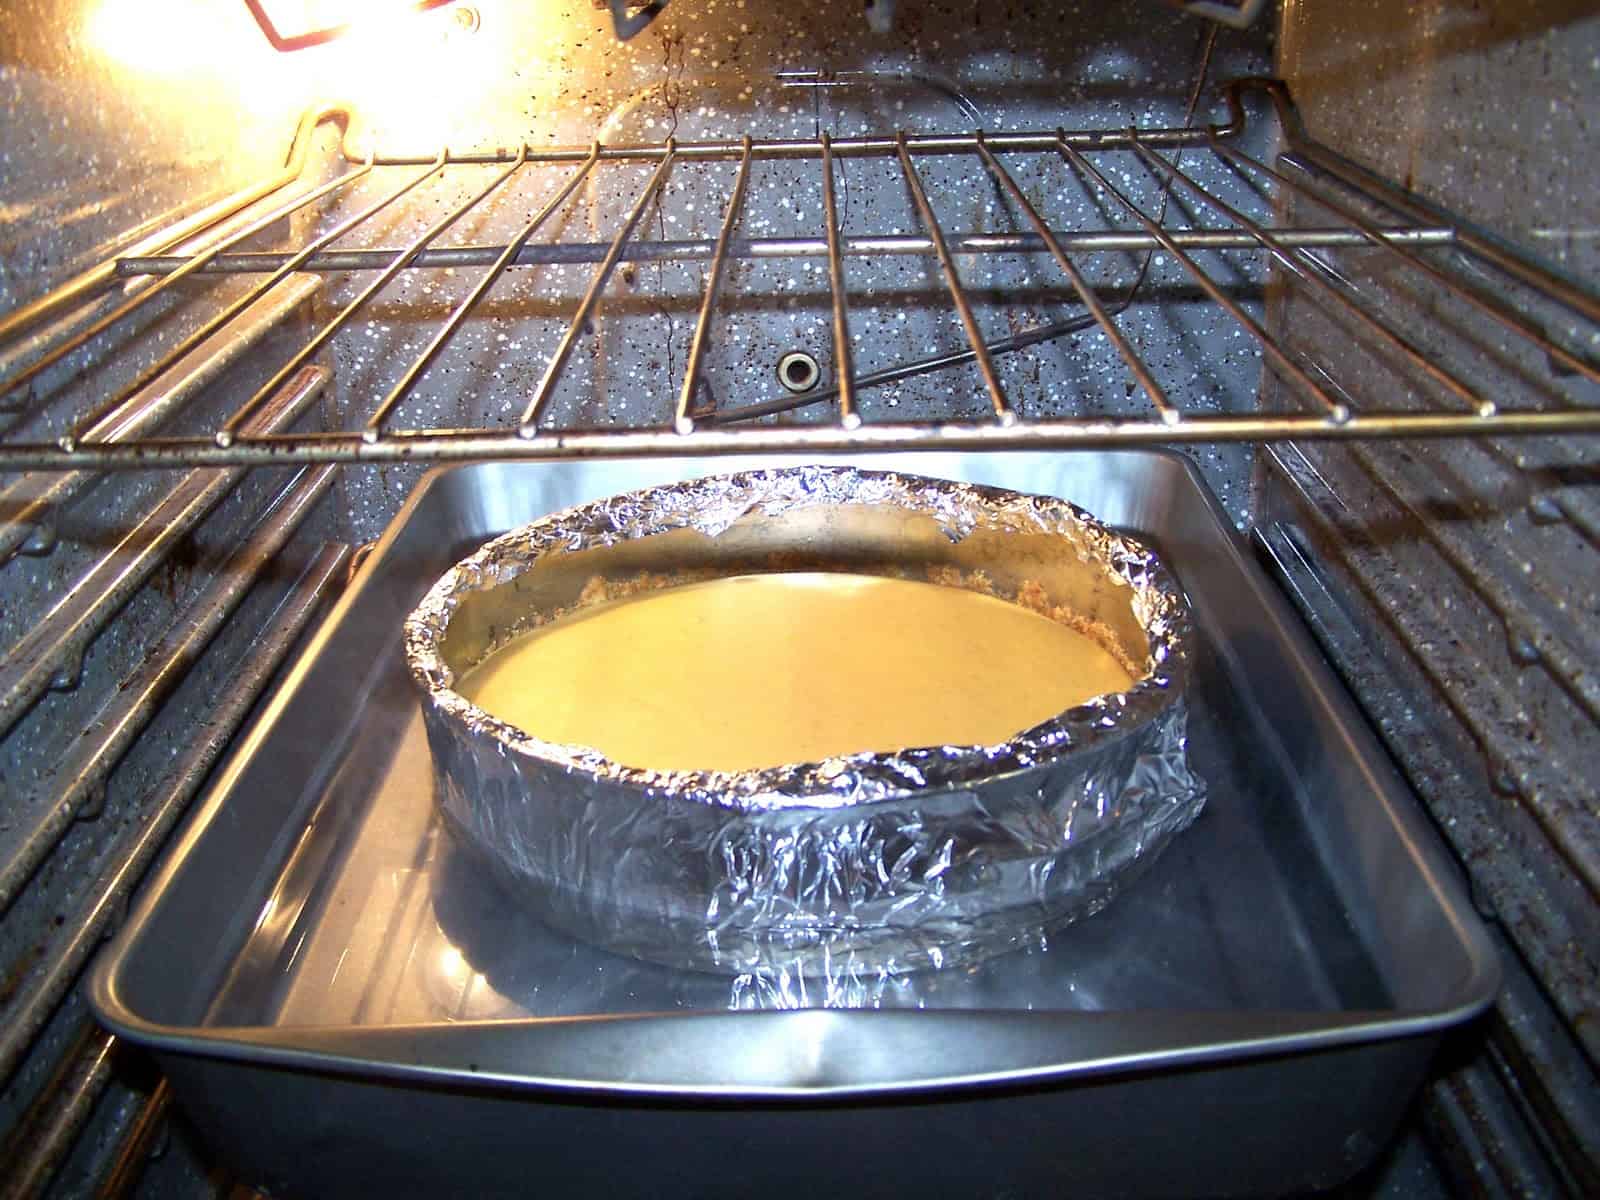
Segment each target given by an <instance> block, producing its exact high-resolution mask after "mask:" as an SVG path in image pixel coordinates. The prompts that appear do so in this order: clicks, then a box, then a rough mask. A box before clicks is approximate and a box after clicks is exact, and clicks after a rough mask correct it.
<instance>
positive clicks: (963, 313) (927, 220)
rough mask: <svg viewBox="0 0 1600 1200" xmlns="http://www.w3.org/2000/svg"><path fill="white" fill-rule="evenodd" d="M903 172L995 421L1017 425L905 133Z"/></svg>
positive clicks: (902, 159) (1012, 409)
mask: <svg viewBox="0 0 1600 1200" xmlns="http://www.w3.org/2000/svg"><path fill="white" fill-rule="evenodd" d="M900 170H901V172H902V173H903V174H904V175H905V179H906V186H907V187H909V188H910V189H911V199H912V202H913V203H914V204H915V205H916V207H917V216H918V218H919V219H920V220H921V221H922V225H923V228H925V229H926V230H927V231H928V239H929V241H931V242H932V243H933V252H934V254H935V255H936V256H937V257H938V259H939V269H940V270H941V271H942V272H943V273H944V282H945V286H946V287H947V288H949V289H950V302H951V303H952V304H954V305H955V308H956V313H957V314H958V315H959V316H960V317H961V328H962V329H963V330H965V332H966V335H967V343H968V344H969V345H970V346H971V347H972V357H973V361H974V362H976V363H977V364H978V370H979V372H980V373H981V374H982V375H983V386H984V387H985V388H986V389H988V392H989V400H990V403H992V404H993V405H994V415H995V419H996V420H998V421H999V422H1000V424H1002V425H1014V424H1016V421H1017V413H1016V410H1015V409H1014V408H1012V407H1011V401H1010V400H1009V399H1007V398H1006V393H1005V389H1004V388H1003V387H1001V386H1000V376H999V375H997V374H995V369H994V360H993V359H991V358H990V357H989V347H988V346H987V345H986V344H985V343H984V340H983V330H982V329H980V328H979V327H978V318H977V315H976V314H975V313H974V312H973V311H972V303H971V301H969V300H968V299H967V293H966V290H965V289H964V288H963V287H962V286H961V275H960V272H958V271H957V270H956V260H955V259H954V258H953V257H952V256H951V254H950V247H949V245H948V244H947V243H946V242H945V240H944V230H942V229H940V228H939V218H938V217H937V216H935V215H934V212H933V205H932V204H930V203H928V193H927V191H926V189H924V188H923V186H922V176H920V175H919V174H917V168H916V164H915V163H913V162H912V161H911V151H910V150H909V149H908V148H907V146H906V137H905V134H901V135H900Z"/></svg>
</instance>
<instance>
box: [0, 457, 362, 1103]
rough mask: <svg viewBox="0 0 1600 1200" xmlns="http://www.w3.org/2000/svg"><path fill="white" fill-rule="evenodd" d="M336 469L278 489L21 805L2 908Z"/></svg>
mask: <svg viewBox="0 0 1600 1200" xmlns="http://www.w3.org/2000/svg"><path fill="white" fill-rule="evenodd" d="M334 474H335V470H334V468H333V467H326V466H325V467H308V468H306V469H305V470H304V471H302V473H301V475H300V477H299V478H298V479H297V480H296V481H295V482H294V483H292V484H290V485H289V486H288V487H286V488H285V489H284V490H283V491H282V492H280V493H279V494H278V496H277V497H276V498H275V499H274V500H273V501H272V503H271V504H270V505H269V506H268V507H267V511H266V512H265V513H264V514H263V516H262V518H261V520H260V522H259V523H258V527H257V528H256V530H255V531H254V533H252V534H251V536H250V537H249V538H248V539H247V540H246V541H245V542H244V544H243V545H241V546H240V547H239V548H238V549H237V550H236V551H234V553H233V554H232V555H230V556H229V559H228V561H227V562H226V563H225V564H224V565H223V566H222V568H221V569H220V570H218V571H217V573H216V575H215V576H213V578H212V580H211V582H210V583H209V584H208V585H207V586H206V588H205V590H204V591H203V592H201V593H200V595H198V596H196V597H195V598H194V600H193V601H191V602H190V603H189V604H188V605H187V606H186V607H185V609H184V611H183V612H181V613H180V614H179V615H178V617H177V619H176V620H174V621H173V624H172V628H171V630H170V631H169V632H168V633H167V635H166V636H165V637H164V638H163V639H162V640H161V642H160V643H159V644H157V645H156V646H154V647H152V648H151V649H150V650H149V651H148V652H147V653H146V655H145V657H144V660H143V661H142V662H140V664H139V665H138V666H137V667H136V668H134V670H133V671H131V672H129V673H128V674H127V675H126V676H125V677H124V678H123V679H122V681H121V683H119V684H118V685H117V688H116V690H115V691H114V692H113V693H112V694H111V698H110V699H109V700H108V701H107V702H106V703H105V704H104V705H103V706H102V707H101V708H100V710H99V711H98V712H96V713H95V715H94V717H93V719H92V720H91V721H90V723H89V726H88V727H87V728H86V729H85V730H84V731H83V732H82V733H81V734H79V735H78V736H77V737H76V738H75V739H74V740H73V742H72V743H71V745H70V746H68V747H67V748H66V749H65V750H64V751H63V752H62V754H61V756H60V759H59V761H58V762H57V763H56V765H55V769H54V770H53V771H52V772H51V774H50V776H49V779H48V780H47V781H46V782H45V783H43V784H41V785H40V787H39V788H38V789H36V790H35V792H34V794H33V795H32V796H30V797H28V800H27V802H26V803H25V804H23V805H22V806H21V809H20V811H21V812H22V813H24V814H26V816H24V817H21V818H19V823H23V822H26V823H28V829H27V832H26V833H24V834H22V835H21V836H20V837H19V838H17V839H16V841H15V844H14V845H13V846H12V847H11V849H10V851H9V852H8V853H6V854H5V855H3V856H0V915H4V913H5V912H6V911H7V910H8V909H9V908H10V907H11V904H12V902H13V901H14V900H16V898H17V896H18V895H19V894H20V892H21V890H22V888H23V886H24V885H25V884H26V883H27V882H28V880H29V878H30V877H31V876H32V875H33V873H34V871H36V870H37V869H38V867H39V864H40V863H41V862H43V861H44V858H45V856H46V855H47V854H49V853H50V851H51V850H53V849H54V848H55V846H56V843H57V842H59V841H60V840H61V837H62V836H63V835H64V834H65V833H66V831H67V830H68V829H69V828H70V827H71V825H72V822H73V820H74V819H75V818H76V817H77V816H78V814H79V813H81V812H83V811H84V810H85V809H86V808H88V807H90V806H91V804H92V799H91V798H92V797H93V796H94V795H95V794H96V793H97V792H100V793H102V794H103V789H104V788H105V784H106V779H107V778H108V777H109V776H110V774H111V772H112V770H113V769H114V768H115V767H116V765H117V763H118V762H120V761H121V759H122V756H123V754H124V753H126V752H127V750H128V748H129V747H130V746H132V745H133V743H134V741H135V740H136V739H137V738H138V737H139V735H140V733H141V732H143V730H144V727H145V726H146V725H147V724H148V723H149V722H150V720H151V719H152V718H153V717H154V716H155V714H156V712H157V711H159V709H160V707H161V705H162V703H163V702H164V701H165V700H166V698H167V697H168V696H169V695H170V694H171V693H172V691H173V690H174V689H175V688H176V687H177V686H178V684H179V683H180V682H182V680H183V678H184V677H185V676H186V675H187V674H188V672H189V670H190V668H191V667H193V666H194V664H195V663H196V662H198V661H199V659H200V656H201V655H202V654H203V653H204V652H205V648H206V647H207V646H208V645H209V644H210V643H211V639H212V638H214V637H215V636H216V635H217V632H218V631H219V630H221V628H222V627H223V625H224V624H225V623H226V622H227V620H228V618H229V616H231V615H232V613H233V610H234V609H236V608H238V606H239V604H240V602H241V601H242V600H243V599H244V597H245V593H246V592H248V591H249V590H250V588H251V587H252V586H254V584H255V581H256V579H257V577H259V576H260V575H261V574H262V573H263V572H264V571H265V570H266V569H267V566H268V564H269V563H271V562H272V561H273V559H274V557H275V556H276V555H277V553H278V552H279V551H280V550H282V549H283V547H284V545H285V543H287V542H288V540H289V538H290V536H291V535H292V534H293V533H294V531H295V530H296V529H298V528H299V527H300V524H301V522H303V521H304V520H305V518H306V517H307V516H308V515H309V514H310V512H311V510H312V509H314V508H315V507H316V505H317V502H318V501H319V500H321V499H322V497H323V496H324V495H325V494H326V493H327V491H328V489H329V488H330V487H331V486H332V485H333V479H334ZM4 1062H5V1055H4V1053H3V1051H0V1075H3V1074H4Z"/></svg>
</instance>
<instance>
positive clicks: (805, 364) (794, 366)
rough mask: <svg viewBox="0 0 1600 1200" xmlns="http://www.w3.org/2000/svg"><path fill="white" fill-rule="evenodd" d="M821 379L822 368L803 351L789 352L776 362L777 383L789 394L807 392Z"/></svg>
mask: <svg viewBox="0 0 1600 1200" xmlns="http://www.w3.org/2000/svg"><path fill="white" fill-rule="evenodd" d="M821 378H822V368H821V367H819V366H817V360H816V359H814V358H812V357H811V355H809V354H807V353H806V352H805V351H804V350H791V351H789V353H787V354H785V355H784V356H783V357H782V358H780V359H779V360H778V382H779V383H781V384H782V385H783V386H784V387H785V388H787V389H788V390H789V391H791V392H809V391H810V390H811V389H812V388H814V387H816V386H817V382H818V380H820V379H821Z"/></svg>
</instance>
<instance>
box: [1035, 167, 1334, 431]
mask: <svg viewBox="0 0 1600 1200" xmlns="http://www.w3.org/2000/svg"><path fill="white" fill-rule="evenodd" d="M1060 147H1061V153H1062V154H1063V155H1064V156H1065V157H1066V159H1067V161H1068V162H1069V163H1071V164H1072V165H1073V166H1074V167H1076V168H1077V169H1078V171H1079V172H1081V173H1082V174H1083V175H1085V176H1087V177H1088V178H1090V179H1092V180H1094V181H1095V182H1096V183H1097V184H1099V185H1100V187H1101V188H1102V189H1104V190H1105V191H1106V192H1107V193H1108V194H1109V195H1110V196H1111V197H1113V198H1114V199H1115V200H1116V201H1117V203H1118V204H1119V205H1120V206H1121V207H1122V208H1123V209H1125V210H1126V211H1127V213H1128V215H1129V216H1131V217H1132V218H1133V219H1134V220H1135V221H1137V222H1138V223H1139V224H1140V225H1142V226H1144V230H1145V232H1146V233H1148V234H1149V235H1150V236H1151V237H1153V238H1155V239H1156V241H1158V242H1160V243H1161V247H1162V249H1164V250H1165V251H1166V252H1167V253H1168V254H1170V255H1172V257H1173V258H1175V259H1177V260H1178V262H1179V263H1181V264H1182V265H1183V269H1184V270H1185V271H1187V272H1188V273H1189V277H1190V278H1191V279H1193V280H1194V281H1195V283H1196V284H1197V285H1198V286H1199V287H1200V290H1201V291H1203V292H1205V294H1206V295H1207V296H1209V297H1211V299H1212V300H1214V301H1215V302H1216V304H1217V306H1218V307H1219V308H1221V309H1222V311H1223V312H1225V313H1227V314H1228V315H1229V316H1230V317H1232V318H1233V319H1234V320H1235V321H1237V322H1238V323H1239V324H1240V325H1241V326H1243V327H1244V329H1245V330H1246V331H1247V332H1248V333H1249V334H1250V336H1251V337H1253V338H1254V339H1255V340H1256V341H1257V342H1259V343H1260V345H1261V349H1262V350H1263V351H1264V352H1265V353H1266V355H1267V357H1268V358H1269V359H1270V360H1271V361H1272V363H1273V365H1274V366H1276V367H1277V368H1278V369H1279V370H1280V371H1282V372H1283V373H1284V375H1285V376H1287V377H1288V378H1289V379H1290V380H1291V381H1293V382H1294V383H1295V384H1296V385H1298V386H1299V387H1300V389H1301V390H1302V391H1304V392H1305V394H1307V395H1309V396H1310V397H1311V398H1312V399H1314V400H1315V401H1316V402H1317V403H1318V404H1319V405H1321V406H1322V408H1323V409H1324V410H1325V411H1326V412H1327V414H1328V417H1329V419H1330V420H1331V421H1333V422H1334V423H1335V424H1342V423H1343V422H1345V421H1347V420H1348V419H1349V417H1350V410H1349V408H1348V407H1347V406H1346V405H1344V404H1341V403H1340V402H1339V401H1337V400H1335V399H1334V398H1333V397H1332V396H1330V395H1329V394H1328V393H1327V392H1326V391H1325V390H1324V389H1323V387H1322V385H1321V384H1319V383H1318V382H1317V381H1316V380H1315V379H1313V378H1312V377H1311V376H1310V374H1308V373H1307V372H1306V370H1305V369H1304V368H1303V367H1301V366H1300V364H1299V363H1297V362H1296V361H1295V360H1294V359H1293V358H1291V357H1290V355H1289V352H1288V351H1287V350H1285V349H1284V348H1283V347H1282V346H1281V345H1279V343H1278V340H1277V339H1276V338H1274V337H1273V336H1272V335H1271V334H1269V333H1268V332H1267V331H1266V330H1265V329H1263V328H1262V327H1261V325H1260V323H1259V322H1258V321H1256V320H1255V318H1253V317H1252V316H1251V315H1250V314H1249V313H1247V312H1245V310H1244V309H1243V308H1241V307H1240V306H1239V304H1238V302H1237V301H1235V300H1234V299H1233V298H1232V297H1230V296H1229V295H1228V294H1227V293H1226V292H1224V291H1223V290H1222V289H1221V288H1220V287H1218V286H1217V284H1216V282H1215V281H1214V280H1213V279H1212V278H1211V277H1210V276H1209V275H1207V274H1206V273H1205V270H1204V269H1203V268H1202V267H1201V266H1200V264H1199V263H1197V262H1195V260H1194V259H1193V258H1191V257H1190V256H1189V255H1188V254H1187V253H1186V252H1185V251H1184V250H1183V248H1182V247H1181V246H1179V245H1178V244H1177V243H1176V242H1174V241H1173V240H1172V238H1171V237H1170V236H1169V235H1168V234H1167V233H1166V231H1165V230H1163V229H1162V228H1161V226H1159V225H1157V224H1156V223H1155V222H1154V221H1152V220H1151V219H1150V218H1149V217H1148V216H1146V215H1145V213H1144V211H1143V210H1142V209H1140V207H1139V206H1138V205H1137V204H1135V203H1134V202H1133V201H1132V200H1130V199H1128V197H1127V196H1126V195H1124V194H1123V193H1122V192H1121V191H1119V190H1118V189H1117V186H1116V184H1114V183H1112V182H1111V180H1109V179H1107V178H1106V176H1105V174H1104V173H1103V172H1102V171H1101V170H1100V168H1098V167H1096V166H1095V165H1094V164H1093V163H1092V162H1090V161H1089V160H1088V159H1087V158H1085V157H1084V156H1083V154H1082V153H1081V152H1080V151H1079V150H1077V149H1075V148H1074V147H1073V146H1071V145H1069V144H1068V143H1067V141H1066V139H1065V138H1063V139H1062V140H1061V143H1060Z"/></svg>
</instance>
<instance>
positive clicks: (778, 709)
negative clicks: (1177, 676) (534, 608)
mask: <svg viewBox="0 0 1600 1200" xmlns="http://www.w3.org/2000/svg"><path fill="white" fill-rule="evenodd" d="M1132 683H1133V680H1132V677H1131V676H1130V675H1129V674H1128V672H1127V670H1126V669H1125V668H1124V667H1123V666H1122V665H1121V663H1119V662H1118V661H1117V659H1116V658H1114V657H1113V656H1112V655H1111V654H1110V653H1109V652H1108V651H1106V650H1105V649H1104V648H1103V647H1102V646H1101V645H1100V644H1099V643H1098V642H1096V641H1095V640H1094V639H1093V638H1090V637H1088V636H1086V635H1085V634H1082V633H1079V632H1077V631H1076V630H1074V629H1070V628H1068V627H1067V626H1065V625H1062V624H1060V623H1058V622H1056V621H1052V620H1049V619H1048V618H1046V617H1042V616H1040V615H1038V614H1037V613H1033V612H1030V611H1028V610H1027V609H1025V608H1022V607H1020V606H1018V605H1016V604H1012V603H1010V602H1008V601H1005V600H998V599H995V598H994V597H992V596H985V595H982V594H980V593H978V592H971V591H965V590H963V589H960V588H953V587H941V586H939V585H936V584H932V583H921V582H914V581H910V580H903V579H885V578H880V577H878V576H871V575H845V574H829V573H821V572H800V573H791V574H771V575H739V576H733V577H729V578H724V579H714V580H710V581H708V582H704V583H693V584H687V585H684V586H681V587H672V588H664V589H661V590H657V591H649V592H644V593H640V594H637V595H633V596H629V597H626V598H624V599H620V600H612V601H606V602H603V603H600V604H597V605H595V606H593V607H589V608H582V609H579V610H577V611H576V612H573V613H570V614H568V615H566V616H563V617H561V618H560V619H558V620H556V621H553V622H551V623H550V624H549V625H545V626H542V627H541V628H538V629H535V630H532V631H531V632H529V633H527V634H524V635H523V636H522V637H520V638H517V639H515V640H514V641H512V642H510V643H508V644H507V645H505V646H503V647H501V648H500V649H499V650H497V651H495V652H494V653H493V654H491V655H490V656H489V657H488V659H486V660H485V661H484V662H483V663H482V664H481V665H480V666H478V667H477V668H475V669H474V670H472V671H470V672H469V673H468V674H467V676H466V678H465V679H464V680H463V681H461V682H460V683H459V684H458V685H457V686H458V690H459V691H460V692H461V694H462V695H464V696H465V697H466V698H467V699H468V700H470V701H472V702H473V703H474V704H476V705H477V706H478V707H480V708H482V709H484V710H486V711H487V712H489V713H492V714H493V715H494V716H496V717H499V718H500V719H501V720H503V721H507V722H509V723H510V724H512V725H515V726H517V727H518V728H519V729H524V730H526V731H527V732H529V733H531V734H533V735H534V736H535V737H538V738H541V739H542V740H544V741H547V742H558V743H562V744H567V745H577V746H588V747H592V748H594V749H596V750H599V751H600V752H601V753H602V754H603V755H605V756H606V757H607V758H609V759H610V760H611V761H613V762H616V763H620V764H622V765H623V766H629V767H640V768H647V769H654V770H701V771H740V770H751V769H756V768H761V767H773V766H779V765H781V764H784V763H803V762H816V761H818V760H820V759H825V758H830V757H833V756H835V755H842V754H852V753H855V752H858V751H863V750H870V751H880V752H881V751H893V750H902V749H906V748H909V747H916V746H936V745H992V744H994V743H996V742H1003V741H1006V740H1007V739H1009V738H1011V737H1013V736H1014V735H1016V734H1018V733H1020V732H1022V731H1023V730H1024V729H1027V728H1029V727H1031V726H1033V725H1037V724H1038V723H1039V722H1040V721H1043V720H1045V719H1047V718H1049V717H1052V716H1055V715H1056V714H1058V713H1060V712H1061V711H1062V710H1063V709H1067V708H1071V707H1072V706H1074V705H1076V704H1081V703H1083V702H1084V701H1085V700H1088V699H1091V698H1092V697H1095V696H1099V695H1104V694H1105V693H1107V692H1118V691H1125V690H1127V689H1128V688H1129V687H1130V686H1132Z"/></svg>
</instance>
